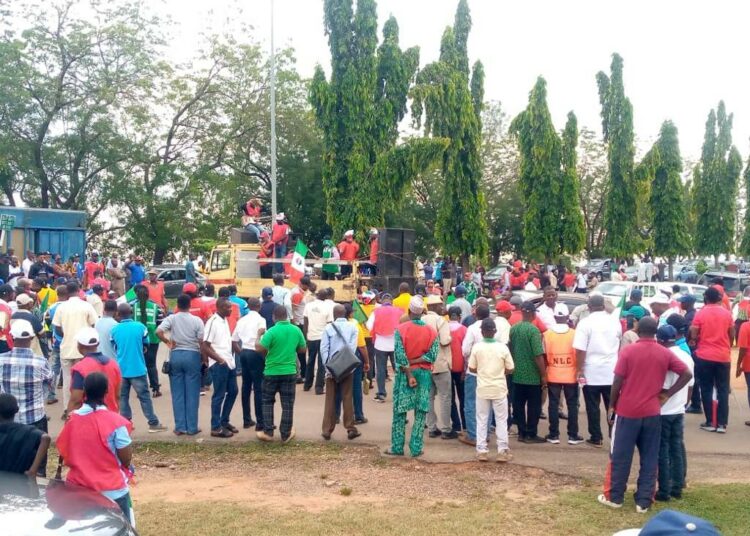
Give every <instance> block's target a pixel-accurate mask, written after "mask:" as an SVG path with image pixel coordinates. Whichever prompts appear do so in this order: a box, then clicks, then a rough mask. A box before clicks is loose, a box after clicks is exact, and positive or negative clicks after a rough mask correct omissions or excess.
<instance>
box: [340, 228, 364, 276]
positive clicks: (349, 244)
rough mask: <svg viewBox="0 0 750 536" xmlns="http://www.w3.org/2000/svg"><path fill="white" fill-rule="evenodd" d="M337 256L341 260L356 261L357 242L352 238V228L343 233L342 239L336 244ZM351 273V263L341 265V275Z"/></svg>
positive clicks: (357, 252)
mask: <svg viewBox="0 0 750 536" xmlns="http://www.w3.org/2000/svg"><path fill="white" fill-rule="evenodd" d="M338 250H339V256H340V257H341V260H342V261H348V262H352V261H356V260H357V255H359V244H358V243H357V242H356V241H355V240H354V230H352V229H349V230H348V231H347V232H345V233H344V239H343V240H342V241H341V242H339V245H338ZM350 275H352V265H351V264H342V265H341V277H347V276H350Z"/></svg>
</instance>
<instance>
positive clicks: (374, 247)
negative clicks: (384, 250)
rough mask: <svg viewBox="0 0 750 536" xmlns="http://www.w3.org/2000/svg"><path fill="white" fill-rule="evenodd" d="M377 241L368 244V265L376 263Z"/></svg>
mask: <svg viewBox="0 0 750 536" xmlns="http://www.w3.org/2000/svg"><path fill="white" fill-rule="evenodd" d="M378 246H379V244H378V239H377V238H376V239H375V240H373V241H372V242H370V264H377V263H378Z"/></svg>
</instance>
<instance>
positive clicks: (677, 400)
mask: <svg viewBox="0 0 750 536" xmlns="http://www.w3.org/2000/svg"><path fill="white" fill-rule="evenodd" d="M669 349H670V350H671V351H672V353H673V354H674V355H676V356H677V357H678V358H679V360H680V361H682V362H683V363H684V364H685V366H686V367H687V368H688V369H689V370H690V373H691V374H692V373H693V358H692V357H690V356H689V355H688V354H687V352H685V350H683V349H682V348H680V347H679V346H677V345H675V346H671V347H670V348H669ZM678 378H679V376H678V375H677V374H675V373H674V372H672V371H671V370H668V371H667V376H666V378H664V389H669V388H670V387H672V386H673V385H674V384H675V383H677V379H678ZM693 385H695V378H691V379H690V381H689V382H688V384H687V385H686V386H685V387H683V388H682V389H680V390H679V391H677V392H676V393H675V394H674V395H673V396H672V398H670V399H669V400H667V401H666V402H665V403H664V405H663V406H662V407H661V414H662V415H680V414H682V413H685V405H686V404H687V403H688V389H689V388H690V387H692V386H693Z"/></svg>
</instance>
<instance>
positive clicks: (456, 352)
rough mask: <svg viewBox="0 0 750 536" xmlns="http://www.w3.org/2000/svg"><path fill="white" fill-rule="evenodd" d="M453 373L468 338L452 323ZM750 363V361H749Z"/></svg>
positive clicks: (461, 327) (461, 360) (460, 369)
mask: <svg viewBox="0 0 750 536" xmlns="http://www.w3.org/2000/svg"><path fill="white" fill-rule="evenodd" d="M748 324H750V322H748ZM450 330H451V372H463V371H464V354H463V352H462V351H461V345H463V342H464V337H466V330H467V328H466V326H464V325H463V324H461V323H460V322H451V323H450ZM749 361H750V360H749Z"/></svg>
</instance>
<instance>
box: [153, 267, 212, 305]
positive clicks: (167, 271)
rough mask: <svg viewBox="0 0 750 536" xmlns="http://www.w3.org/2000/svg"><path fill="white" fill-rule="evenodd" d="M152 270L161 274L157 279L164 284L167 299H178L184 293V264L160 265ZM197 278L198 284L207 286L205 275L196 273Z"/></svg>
mask: <svg viewBox="0 0 750 536" xmlns="http://www.w3.org/2000/svg"><path fill="white" fill-rule="evenodd" d="M151 269H152V270H156V271H158V272H159V275H158V276H157V278H158V279H159V281H163V282H164V295H165V296H166V297H167V298H176V297H177V296H179V295H180V294H181V293H182V285H184V284H185V266H184V265H183V264H160V265H158V266H152V267H151ZM195 277H196V279H197V280H198V284H200V285H205V284H206V278H205V276H203V274H199V273H196V274H195Z"/></svg>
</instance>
